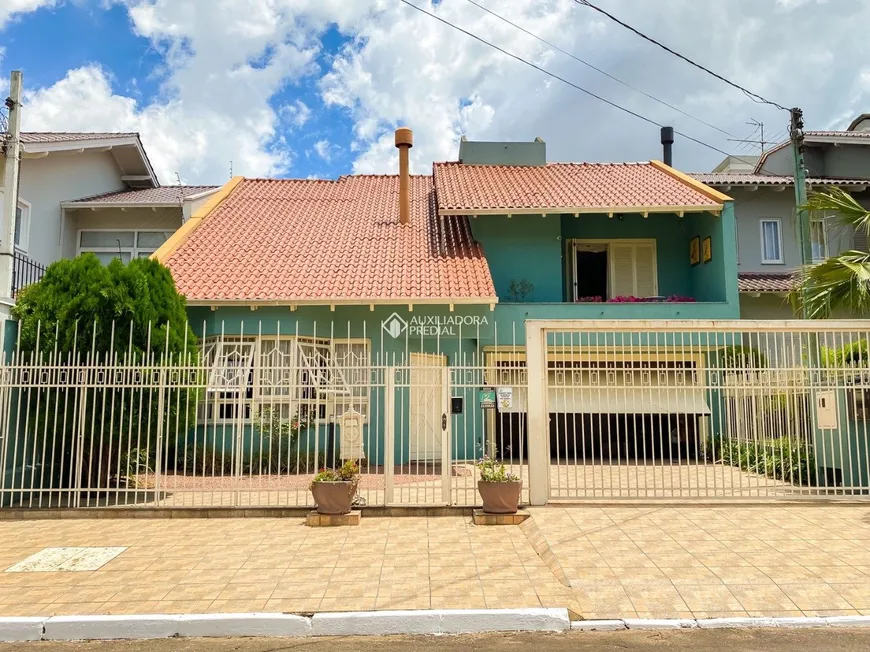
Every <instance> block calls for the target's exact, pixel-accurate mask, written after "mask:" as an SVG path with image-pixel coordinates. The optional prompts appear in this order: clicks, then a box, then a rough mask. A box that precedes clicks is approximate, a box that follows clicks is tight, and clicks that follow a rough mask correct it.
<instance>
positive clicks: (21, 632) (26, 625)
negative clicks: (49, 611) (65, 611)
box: [0, 617, 48, 641]
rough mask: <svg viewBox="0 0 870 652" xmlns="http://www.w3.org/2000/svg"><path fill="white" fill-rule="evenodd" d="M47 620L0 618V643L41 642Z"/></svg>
mask: <svg viewBox="0 0 870 652" xmlns="http://www.w3.org/2000/svg"><path fill="white" fill-rule="evenodd" d="M46 620H48V618H47V617H46V618H39V617H37V618H13V617H8V618H0V641H41V640H42V635H43V632H44V631H45V621H46Z"/></svg>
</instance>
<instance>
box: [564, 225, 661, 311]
mask: <svg viewBox="0 0 870 652" xmlns="http://www.w3.org/2000/svg"><path fill="white" fill-rule="evenodd" d="M573 251H574V257H578V256H581V255H582V256H586V258H583V259H581V258H579V257H578V258H577V263H576V273H575V275H574V276H573V281H574V285H575V296H574V298H575V299H577V298H578V297H579V298H585V297H589V296H594V295H598V294H603V292H602V291H598V292H591V291H590V288H591V287H592V286H593V285H594V284H592V283H591V281H590V282H586V281H589V278H588V277H593V276H594V279H593V280H595V279H598V278H600V279H601V281H602V282H604V281H605V280H606V285H607V290H606V294H607V297H606V298H607V299H613V298H615V297H638V298H645V297H654V296H657V295H658V273H657V271H656V242H655V240H631V239H624V240H575V241H573ZM592 254H595V255H596V256H600V255H606V257H607V258H606V260H605V261H603V262H604V265H605V269H606V274H603V273H602V274H597V275H596V274H595V269H593V268H594V267H595V265H596V264H597V260H593V259H591V258H589V256H591V255H592ZM605 276H606V279H605ZM581 281H582V282H581ZM578 285H579V286H582V287H578ZM581 290H582V291H581ZM586 300H589V299H586Z"/></svg>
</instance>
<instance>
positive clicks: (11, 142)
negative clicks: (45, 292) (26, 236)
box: [0, 70, 21, 299]
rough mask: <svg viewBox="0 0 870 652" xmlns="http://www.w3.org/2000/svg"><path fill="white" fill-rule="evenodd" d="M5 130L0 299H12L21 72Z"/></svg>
mask: <svg viewBox="0 0 870 652" xmlns="http://www.w3.org/2000/svg"><path fill="white" fill-rule="evenodd" d="M6 108H7V109H8V111H9V127H8V128H7V131H6V144H5V147H4V152H3V153H4V156H5V159H6V161H5V166H4V174H3V221H2V222H3V223H2V230H0V299H2V298H7V297H8V298H10V299H11V298H12V263H13V256H14V254H15V212H16V209H17V208H18V170H19V165H20V162H21V71H20V70H13V71H12V78H11V83H10V85H9V97H8V98H7V99H6Z"/></svg>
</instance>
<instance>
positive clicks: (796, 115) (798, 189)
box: [789, 108, 813, 319]
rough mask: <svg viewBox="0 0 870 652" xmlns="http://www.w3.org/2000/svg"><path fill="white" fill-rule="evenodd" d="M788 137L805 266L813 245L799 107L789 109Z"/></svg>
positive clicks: (809, 261) (811, 258)
mask: <svg viewBox="0 0 870 652" xmlns="http://www.w3.org/2000/svg"><path fill="white" fill-rule="evenodd" d="M789 113H790V114H791V122H790V124H789V138H790V139H791V146H792V151H793V152H794V200H795V210H796V211H797V219H798V233H799V234H800V245H801V264H802V265H803V266H804V267H806V266H807V265H810V264H811V263H812V262H813V245H812V238H811V235H810V213H809V211H808V210H807V209H806V205H807V168H806V165H805V164H804V112H803V111H801V110H800V109H799V108H794V109H792V110H791V111H789ZM801 305H802V306H803V310H802V316H803V317H804V319H806V316H807V308H806V301H802V302H801Z"/></svg>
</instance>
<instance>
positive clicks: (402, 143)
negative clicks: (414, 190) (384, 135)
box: [396, 127, 414, 224]
mask: <svg viewBox="0 0 870 652" xmlns="http://www.w3.org/2000/svg"><path fill="white" fill-rule="evenodd" d="M413 146H414V132H412V131H411V130H410V129H409V128H408V127H399V128H398V129H396V147H398V148H399V224H408V223H409V222H410V221H411V173H410V171H409V170H408V150H409V149H411V148H412V147H413Z"/></svg>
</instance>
